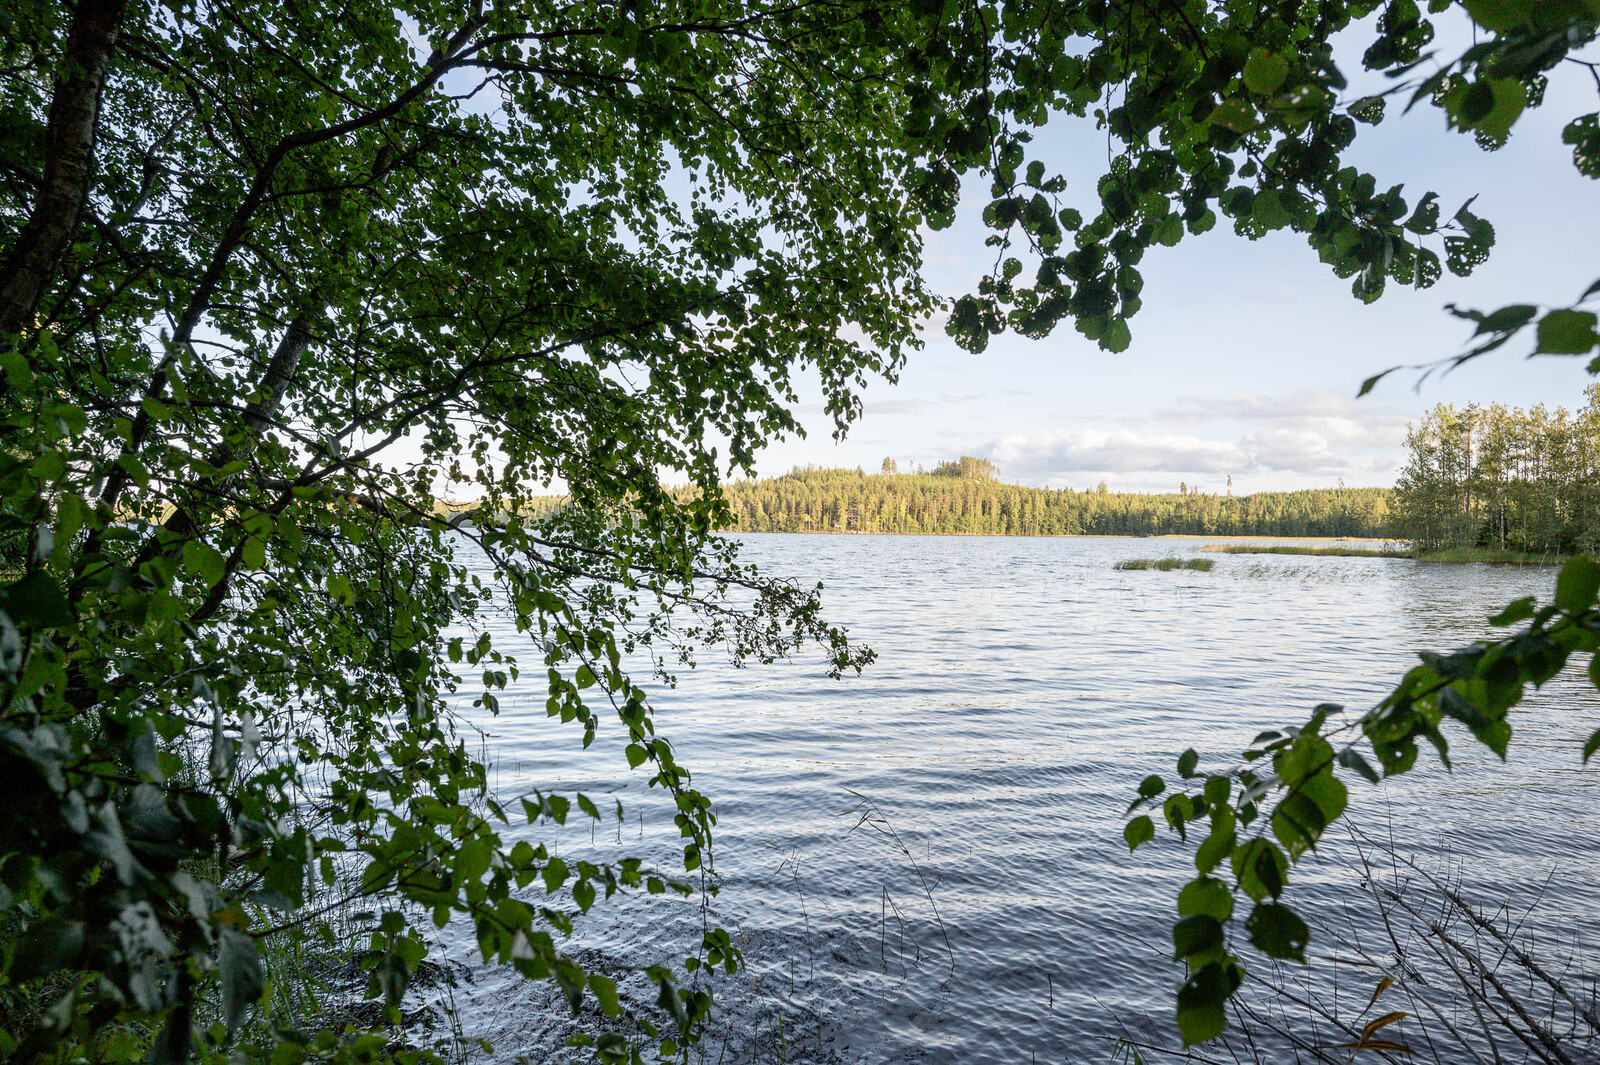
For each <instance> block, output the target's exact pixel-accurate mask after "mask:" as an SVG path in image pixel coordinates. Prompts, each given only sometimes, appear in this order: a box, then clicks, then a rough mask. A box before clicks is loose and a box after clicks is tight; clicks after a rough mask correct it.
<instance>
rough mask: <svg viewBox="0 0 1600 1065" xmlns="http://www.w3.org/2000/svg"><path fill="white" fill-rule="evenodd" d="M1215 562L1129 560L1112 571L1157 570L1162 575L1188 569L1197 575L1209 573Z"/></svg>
mask: <svg viewBox="0 0 1600 1065" xmlns="http://www.w3.org/2000/svg"><path fill="white" fill-rule="evenodd" d="M1215 565H1216V562H1215V561H1214V560H1212V559H1209V558H1129V559H1124V560H1123V561H1121V562H1118V563H1117V564H1116V565H1115V566H1113V567H1112V568H1113V569H1127V570H1134V569H1158V570H1161V571H1162V572H1163V573H1165V572H1167V571H1168V570H1175V569H1188V570H1195V571H1196V572H1198V573H1210V572H1211V567H1213V566H1215Z"/></svg>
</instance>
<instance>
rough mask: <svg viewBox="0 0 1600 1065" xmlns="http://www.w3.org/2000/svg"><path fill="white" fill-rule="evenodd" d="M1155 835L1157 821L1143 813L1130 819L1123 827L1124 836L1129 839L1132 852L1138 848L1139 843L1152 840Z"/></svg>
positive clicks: (1129, 848) (1129, 847)
mask: <svg viewBox="0 0 1600 1065" xmlns="http://www.w3.org/2000/svg"><path fill="white" fill-rule="evenodd" d="M1155 836H1156V825H1155V822H1154V821H1152V820H1150V818H1149V817H1147V816H1144V815H1142V814H1141V815H1140V816H1138V817H1135V818H1134V819H1133V820H1132V821H1129V822H1128V823H1127V824H1126V825H1124V826H1123V828H1122V838H1123V839H1124V840H1126V841H1127V843H1128V850H1129V851H1130V852H1132V851H1133V850H1135V849H1137V848H1138V846H1139V844H1141V843H1148V842H1150V841H1151V840H1152V839H1154V838H1155Z"/></svg>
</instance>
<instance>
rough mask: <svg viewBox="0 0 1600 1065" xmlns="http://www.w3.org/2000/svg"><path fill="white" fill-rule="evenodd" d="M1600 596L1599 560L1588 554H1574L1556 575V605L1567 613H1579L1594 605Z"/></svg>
mask: <svg viewBox="0 0 1600 1065" xmlns="http://www.w3.org/2000/svg"><path fill="white" fill-rule="evenodd" d="M1597 596H1600V562H1596V561H1595V560H1594V559H1592V558H1590V557H1589V556H1588V555H1574V556H1573V557H1572V558H1570V559H1568V560H1567V563H1566V565H1564V566H1562V567H1561V573H1560V574H1559V575H1558V576H1557V577H1556V606H1558V607H1560V608H1561V609H1562V610H1565V611H1566V612H1567V613H1569V614H1581V613H1583V612H1584V611H1585V610H1588V609H1589V608H1590V607H1592V606H1594V605H1595V599H1596V597H1597Z"/></svg>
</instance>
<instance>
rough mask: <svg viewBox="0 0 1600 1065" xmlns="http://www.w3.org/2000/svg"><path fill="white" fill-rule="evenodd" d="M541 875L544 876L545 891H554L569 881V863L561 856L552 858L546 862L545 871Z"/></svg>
mask: <svg viewBox="0 0 1600 1065" xmlns="http://www.w3.org/2000/svg"><path fill="white" fill-rule="evenodd" d="M541 875H542V876H543V877H544V889H545V891H547V892H550V893H554V892H555V891H556V889H558V888H559V887H561V885H562V884H564V883H566V882H567V863H566V862H564V861H562V860H561V859H560V858H551V859H550V860H549V861H548V862H546V863H545V867H544V872H543V873H542V874H541Z"/></svg>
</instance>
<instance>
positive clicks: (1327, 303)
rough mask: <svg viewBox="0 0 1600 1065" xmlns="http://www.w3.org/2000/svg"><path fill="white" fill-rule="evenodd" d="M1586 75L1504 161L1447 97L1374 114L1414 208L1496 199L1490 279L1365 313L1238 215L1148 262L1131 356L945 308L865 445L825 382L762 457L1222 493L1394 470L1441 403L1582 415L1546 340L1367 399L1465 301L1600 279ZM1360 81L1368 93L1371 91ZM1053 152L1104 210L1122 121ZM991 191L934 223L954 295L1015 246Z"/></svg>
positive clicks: (1517, 135) (938, 276)
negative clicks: (985, 333) (953, 322)
mask: <svg viewBox="0 0 1600 1065" xmlns="http://www.w3.org/2000/svg"><path fill="white" fill-rule="evenodd" d="M1345 69H1346V70H1347V71H1349V70H1352V69H1358V67H1357V65H1356V64H1353V63H1351V64H1346V66H1345ZM1573 69H1574V72H1575V73H1574V74H1572V75H1568V74H1565V73H1564V72H1560V71H1558V72H1557V73H1556V75H1554V76H1552V83H1551V86H1550V90H1549V92H1548V93H1547V97H1546V101H1545V104H1544V106H1543V107H1541V108H1539V109H1536V110H1531V111H1529V112H1527V113H1526V114H1525V115H1524V117H1523V118H1522V120H1521V121H1520V122H1519V123H1518V125H1517V126H1516V128H1515V131H1514V132H1513V135H1512V137H1511V140H1510V142H1509V143H1508V144H1507V145H1506V146H1505V147H1503V148H1502V149H1500V150H1499V151H1497V152H1492V153H1486V152H1484V151H1482V150H1481V149H1479V148H1478V147H1477V145H1476V144H1475V143H1474V142H1473V140H1472V139H1471V138H1470V137H1465V136H1462V135H1460V134H1457V133H1452V132H1450V131H1448V130H1447V129H1446V128H1445V122H1444V117H1443V113H1442V112H1440V111H1438V110H1437V109H1434V108H1431V107H1425V106H1424V107H1418V108H1417V109H1416V110H1415V111H1413V112H1412V113H1411V114H1410V115H1408V116H1405V117H1404V118H1401V117H1398V111H1399V108H1398V107H1394V106H1391V108H1390V118H1389V119H1388V120H1387V121H1385V122H1384V123H1383V124H1382V125H1380V126H1378V127H1375V128H1374V127H1367V126H1363V127H1361V135H1360V137H1359V138H1358V140H1357V143H1356V145H1355V147H1354V148H1353V149H1352V150H1351V153H1350V155H1349V157H1348V158H1349V160H1350V161H1351V162H1353V163H1355V164H1357V165H1360V166H1363V167H1364V168H1366V169H1368V170H1370V171H1371V172H1373V173H1374V174H1375V175H1376V176H1377V177H1378V180H1379V187H1380V188H1387V187H1388V186H1389V185H1391V184H1395V183H1400V182H1404V183H1405V185H1406V188H1407V192H1408V199H1410V200H1412V202H1415V198H1416V197H1417V196H1419V195H1420V194H1421V193H1422V192H1423V191H1426V190H1435V191H1437V192H1439V193H1440V202H1441V207H1442V208H1443V212H1444V213H1445V214H1446V215H1448V214H1450V213H1453V212H1454V210H1455V209H1456V207H1458V206H1459V205H1460V204H1461V203H1462V202H1464V201H1465V200H1466V199H1467V198H1468V197H1469V196H1472V195H1474V194H1476V195H1477V197H1478V199H1477V201H1476V202H1475V203H1474V204H1473V212H1474V213H1475V214H1477V215H1480V216H1482V217H1486V218H1488V219H1489V220H1490V221H1491V222H1492V223H1493V224H1494V226H1495V229H1496V233H1497V240H1496V244H1495V248H1494V250H1493V252H1492V254H1491V257H1490V259H1489V261H1488V262H1487V263H1486V264H1484V265H1483V266H1480V267H1479V268H1478V269H1477V271H1475V272H1474V274H1473V275H1472V276H1471V277H1469V278H1457V277H1455V276H1454V275H1452V274H1450V273H1448V272H1446V273H1445V275H1444V277H1443V278H1442V279H1441V280H1440V281H1439V283H1438V284H1436V285H1435V286H1434V287H1433V288H1431V289H1425V290H1422V291H1414V290H1409V289H1402V288H1400V287H1398V286H1396V285H1394V284H1393V283H1392V282H1391V283H1390V286H1389V289H1388V291H1387V292H1386V293H1385V295H1384V296H1383V298H1382V299H1380V300H1379V301H1378V302H1377V303H1375V304H1373V305H1370V306H1364V305H1362V304H1361V303H1360V302H1358V301H1357V300H1356V299H1355V298H1354V297H1353V296H1352V295H1351V294H1350V282H1349V281H1348V280H1341V279H1339V278H1337V277H1335V276H1334V275H1333V273H1332V272H1331V271H1330V270H1329V269H1327V268H1326V267H1324V266H1323V265H1322V264H1321V263H1320V262H1318V260H1317V257H1316V253H1315V252H1314V251H1312V250H1311V248H1310V247H1309V246H1308V245H1307V244H1306V243H1305V239H1304V237H1303V236H1301V235H1299V234H1295V233H1291V232H1279V233H1274V234H1270V235H1268V236H1267V237H1266V238H1264V239H1262V240H1259V241H1250V240H1247V239H1246V238H1244V237H1240V236H1237V235H1235V234H1234V233H1233V231H1232V228H1231V225H1230V224H1229V220H1228V219H1225V218H1224V219H1220V220H1219V223H1218V225H1217V227H1216V228H1215V229H1213V230H1212V231H1211V232H1210V233H1208V234H1205V235H1204V236H1202V237H1199V238H1195V237H1186V238H1185V239H1184V241H1183V242H1182V243H1181V244H1180V245H1179V246H1178V247H1176V248H1160V247H1156V248H1152V249H1150V251H1149V252H1147V253H1146V255H1145V257H1144V260H1143V262H1142V263H1141V264H1140V266H1141V269H1142V271H1143V272H1144V275H1145V288H1144V291H1143V292H1142V293H1141V296H1142V298H1143V301H1144V307H1143V309H1142V310H1141V311H1140V312H1139V314H1138V315H1136V316H1135V317H1134V318H1133V320H1132V322H1131V325H1132V329H1133V344H1132V346H1131V347H1129V349H1128V350H1127V351H1126V352H1123V353H1122V354H1119V355H1111V354H1108V353H1106V352H1103V351H1101V350H1099V348H1098V347H1097V346H1096V345H1095V344H1094V343H1093V342H1091V341H1087V340H1085V339H1083V338H1082V337H1081V336H1080V335H1078V334H1077V332H1076V331H1075V330H1073V329H1072V327H1071V325H1070V323H1066V324H1063V325H1062V326H1061V327H1059V328H1058V329H1057V331H1056V333H1055V334H1054V335H1052V336H1051V337H1049V338H1047V339H1044V340H1040V341H1030V340H1027V339H1026V338H1022V337H1018V336H1015V335H1013V334H1009V333H1008V334H1005V335H1002V336H1000V337H997V338H995V339H994V340H993V341H992V342H991V344H990V346H989V349H988V350H987V351H986V352H984V353H983V354H981V355H973V354H969V353H967V352H964V351H962V350H961V349H960V348H958V347H956V345H955V344H954V342H952V341H951V340H949V339H948V338H947V337H946V336H945V335H944V332H943V326H942V322H939V321H933V322H930V323H929V327H928V328H927V329H926V331H925V337H926V347H925V348H924V349H923V350H922V351H920V352H915V353H913V354H912V356H911V358H910V361H909V363H908V365H907V366H906V368H905V369H904V371H903V372H902V374H901V377H900V381H899V383H898V384H895V385H889V384H885V383H883V382H875V383H874V384H873V385H872V386H871V387H869V388H868V389H867V390H866V392H865V394H864V399H865V408H866V412H865V415H864V417H863V418H862V419H861V420H860V421H859V422H858V423H857V424H856V425H855V426H854V427H853V428H852V429H851V431H850V433H849V435H848V436H847V438H846V439H845V440H844V441H843V442H842V443H836V442H835V441H834V440H833V439H832V422H831V419H829V418H827V417H826V416H825V415H824V414H823V413H822V407H821V402H820V392H819V391H818V390H816V388H815V386H814V385H813V386H811V388H810V390H809V392H807V393H806V394H803V396H802V399H803V401H804V402H803V405H802V408H801V411H800V414H801V420H802V422H803V423H804V424H805V425H806V426H807V429H808V435H807V438H806V439H803V440H800V439H793V438H791V439H788V440H784V441H780V442H777V443H775V444H773V445H772V446H770V447H768V448H767V449H765V450H764V451H763V452H762V453H761V454H760V456H759V458H758V471H759V473H760V475H762V476H775V475H778V474H782V473H785V472H787V471H788V470H789V469H791V468H792V467H794V466H805V465H817V466H845V467H856V466H860V467H862V468H864V469H866V470H868V471H869V472H876V471H877V470H878V469H879V468H880V466H881V464H882V462H883V460H884V459H885V458H886V457H892V458H894V459H895V460H896V461H897V462H898V463H899V466H900V468H901V469H902V470H907V469H912V468H914V467H915V465H916V464H918V463H920V464H923V465H925V466H927V467H930V468H931V467H932V466H933V464H934V463H936V462H938V461H939V460H941V459H947V458H954V457H957V456H959V455H974V456H977V457H980V458H986V459H989V460H991V461H993V462H994V463H995V464H996V465H997V466H998V467H999V476H1000V478H1001V480H1003V481H1006V482H1019V483H1022V484H1028V485H1039V486H1043V485H1048V486H1050V487H1053V488H1062V487H1073V488H1085V487H1090V486H1093V485H1095V484H1097V483H1099V482H1100V481H1105V482H1106V483H1107V484H1108V485H1109V486H1110V487H1111V488H1112V489H1113V490H1123V491H1171V490H1176V489H1177V488H1178V486H1179V485H1180V483H1187V484H1188V485H1189V486H1191V487H1194V486H1198V487H1199V488H1200V489H1201V490H1203V491H1219V492H1220V491H1222V490H1223V489H1224V487H1225V485H1226V484H1227V479H1228V478H1229V477H1231V478H1232V486H1233V490H1234V491H1235V493H1240V492H1251V491H1261V490H1282V489H1294V488H1305V487H1321V486H1329V485H1333V484H1336V483H1338V482H1339V481H1340V480H1342V481H1343V482H1344V483H1346V484H1347V485H1351V486H1357V485H1389V484H1392V483H1393V481H1394V478H1395V475H1396V473H1397V472H1398V468H1399V466H1400V464H1401V463H1402V462H1403V459H1404V453H1405V447H1404V444H1405V433H1406V426H1407V424H1408V423H1413V422H1415V421H1417V420H1418V419H1419V418H1420V417H1421V416H1422V414H1423V413H1424V412H1425V411H1427V410H1429V409H1431V408H1432V407H1433V406H1434V405H1435V404H1438V403H1450V404H1455V405H1458V406H1460V405H1464V404H1466V403H1472V402H1477V403H1488V402H1501V403H1505V404H1507V405H1510V406H1523V407H1526V406H1531V405H1533V404H1538V403H1544V404H1547V405H1550V406H1552V407H1555V406H1565V407H1568V408H1569V409H1571V408H1577V407H1580V406H1582V404H1583V395H1582V392H1583V388H1584V386H1585V385H1586V384H1588V383H1589V382H1590V381H1591V380H1592V379H1591V378H1589V377H1588V376H1587V374H1586V373H1585V372H1584V361H1583V360H1578V359H1573V358H1553V357H1548V356H1546V357H1539V358H1533V359H1529V358H1527V357H1525V356H1526V353H1527V352H1528V351H1529V350H1531V347H1532V343H1531V339H1530V340H1529V341H1527V342H1523V341H1521V340H1518V341H1513V342H1512V343H1511V344H1509V345H1507V346H1506V347H1504V348H1502V349H1501V350H1500V351H1499V352H1496V353H1494V354H1491V355H1488V356H1485V357H1483V358H1481V359H1478V360H1476V361H1475V362H1472V363H1469V364H1467V365H1465V366H1463V367H1461V368H1460V369H1457V370H1455V371H1454V372H1452V373H1450V374H1448V375H1445V376H1439V375H1435V376H1433V377H1430V378H1429V379H1428V380H1426V381H1425V382H1422V383H1421V384H1420V385H1419V384H1418V377H1419V376H1420V375H1419V374H1418V373H1415V372H1405V371H1402V372H1401V373H1397V374H1394V375H1392V376H1391V377H1389V378H1387V379H1386V380H1385V381H1384V382H1382V383H1381V384H1380V385H1379V386H1378V388H1377V389H1376V390H1375V391H1374V392H1373V393H1371V394H1369V395H1368V396H1366V397H1364V398H1362V399H1359V400H1357V399H1356V398H1355V395H1356V392H1357V390H1358V389H1359V387H1360V385H1361V382H1362V381H1363V380H1364V379H1365V378H1367V377H1368V376H1370V375H1372V374H1373V373H1376V372H1378V371H1380V370H1384V369H1387V368H1388V367H1390V366H1394V365H1397V364H1413V363H1428V362H1433V361H1435V360H1438V359H1443V358H1447V357H1449V356H1451V355H1454V354H1456V353H1458V352H1460V351H1461V350H1463V348H1464V346H1465V342H1466V340H1467V338H1468V336H1469V335H1470V332H1471V326H1470V324H1469V323H1465V322H1462V321H1459V320H1457V319H1455V318H1452V317H1450V316H1449V315H1447V314H1446V313H1445V311H1444V309H1443V308H1444V306H1445V304H1447V303H1456V304H1459V305H1461V306H1464V307H1473V308H1479V309H1484V310H1491V309H1494V308H1496V307H1500V306H1502V305H1504V304H1508V303H1543V304H1565V303H1570V302H1572V301H1574V300H1576V299H1577V298H1578V296H1579V295H1580V294H1581V293H1582V292H1583V291H1584V289H1585V288H1587V287H1588V285H1589V283H1590V282H1591V281H1593V280H1595V278H1596V277H1597V276H1600V255H1596V254H1595V251H1596V248H1597V247H1600V211H1597V210H1596V208H1597V207H1600V182H1596V181H1594V180H1591V179H1588V178H1584V177H1582V176H1581V175H1579V174H1578V173H1577V171H1576V170H1575V169H1574V167H1573V165H1572V155H1571V152H1572V149H1571V148H1570V147H1568V146H1566V145H1563V144H1562V143H1561V128H1562V126H1563V125H1564V124H1565V123H1566V122H1567V121H1570V119H1571V118H1572V117H1574V116H1576V115H1578V114H1581V113H1583V112H1585V111H1592V110H1593V109H1594V106H1595V101H1594V96H1595V87H1594V86H1593V85H1592V84H1591V83H1589V82H1588V76H1587V74H1584V73H1583V72H1582V71H1579V70H1576V68H1573ZM1576 74H1583V78H1582V79H1581V80H1580V79H1579V78H1578V77H1576V76H1575V75H1576ZM1360 92H1361V87H1360V86H1359V85H1358V86H1356V87H1355V88H1354V89H1353V90H1352V93H1351V95H1352V98H1353V97H1355V96H1357V95H1360ZM1035 147H1036V148H1037V149H1038V150H1039V153H1040V155H1041V156H1042V157H1043V158H1044V159H1045V160H1046V162H1047V163H1052V164H1054V165H1057V166H1059V167H1061V168H1062V171H1063V172H1064V173H1065V174H1066V175H1067V176H1068V179H1069V189H1068V193H1067V196H1066V199H1067V200H1068V202H1069V204H1070V205H1073V206H1078V207H1079V208H1080V209H1083V210H1084V214H1085V216H1086V217H1087V216H1090V215H1091V211H1090V210H1088V209H1087V208H1088V207H1090V206H1092V205H1093V203H1094V200H1093V198H1092V197H1093V189H1094V182H1095V180H1096V178H1097V177H1098V176H1099V173H1100V171H1099V170H1097V169H1095V168H1094V167H1095V162H1096V161H1098V162H1099V163H1100V165H1102V166H1103V164H1104V160H1105V141H1104V140H1103V134H1097V133H1095V131H1094V130H1093V129H1092V127H1089V126H1087V125H1086V124H1084V123H1076V124H1069V123H1062V124H1060V125H1057V124H1054V123H1053V124H1052V125H1050V126H1047V127H1046V128H1045V129H1044V130H1042V131H1040V133H1039V135H1038V137H1037V139H1036V142H1035ZM1076 161H1082V162H1081V163H1080V162H1076ZM985 185H986V182H978V183H974V184H973V185H972V187H971V190H970V192H969V194H968V195H966V196H964V197H963V210H962V218H961V220H959V221H958V222H957V224H956V226H954V227H952V228H951V229H949V230H946V231H943V232H939V233H928V234H925V236H926V240H927V247H926V259H927V265H926V277H927V279H928V281H929V282H930V283H931V284H932V285H933V287H934V288H935V289H936V290H937V291H939V292H941V293H943V294H945V295H946V296H952V297H953V296H956V295H960V294H961V293H963V292H965V291H970V290H971V289H972V288H973V286H975V284H976V282H977V279H978V277H979V276H981V274H982V273H983V267H984V265H985V263H987V262H989V261H992V255H993V251H992V249H988V248H985V247H984V245H983V238H984V236H985V235H986V232H987V231H986V230H984V229H983V228H982V226H981V225H980V224H979V223H978V221H977V217H976V216H977V214H978V212H979V211H980V210H981V208H982V205H983V203H984V201H985V199H986V197H985V195H984V193H985V191H986V189H985V188H984V186H985ZM1436 250H1438V249H1437V248H1436Z"/></svg>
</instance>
